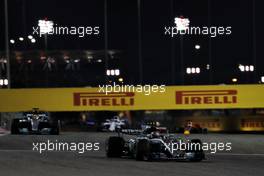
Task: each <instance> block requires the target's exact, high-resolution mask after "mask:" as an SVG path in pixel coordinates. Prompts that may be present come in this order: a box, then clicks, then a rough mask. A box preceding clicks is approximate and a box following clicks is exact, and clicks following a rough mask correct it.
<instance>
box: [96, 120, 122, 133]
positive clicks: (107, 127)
mask: <svg viewBox="0 0 264 176" xmlns="http://www.w3.org/2000/svg"><path fill="white" fill-rule="evenodd" d="M125 126H126V122H125V120H121V119H120V118H119V117H118V116H115V117H113V118H112V119H106V121H105V122H103V123H102V124H101V126H100V127H99V128H98V131H112V132H113V131H118V130H121V129H123V128H125Z"/></svg>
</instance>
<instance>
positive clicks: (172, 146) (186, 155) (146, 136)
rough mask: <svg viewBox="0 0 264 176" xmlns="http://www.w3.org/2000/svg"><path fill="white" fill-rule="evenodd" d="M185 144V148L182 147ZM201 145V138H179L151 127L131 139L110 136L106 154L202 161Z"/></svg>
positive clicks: (154, 159)
mask: <svg viewBox="0 0 264 176" xmlns="http://www.w3.org/2000/svg"><path fill="white" fill-rule="evenodd" d="M183 144H184V146H185V148H183V147H180V145H183ZM201 145H202V142H201V140H200V139H192V140H188V139H183V138H177V137H175V136H174V135H170V134H161V133H160V132H159V130H157V128H155V127H151V128H148V129H146V130H144V131H143V132H141V134H139V135H137V136H136V137H134V138H131V139H129V140H125V138H124V137H123V136H121V135H120V134H119V135H118V136H111V137H109V138H108V139H107V141H106V155H107V157H109V158H112V157H120V158H121V157H126V158H134V159H136V160H138V161H156V160H176V161H202V160H204V159H205V154H204V151H203V150H202V148H201ZM187 146H188V147H187Z"/></svg>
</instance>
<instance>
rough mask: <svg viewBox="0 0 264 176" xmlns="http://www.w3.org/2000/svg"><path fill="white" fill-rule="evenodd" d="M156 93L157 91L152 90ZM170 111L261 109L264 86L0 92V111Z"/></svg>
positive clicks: (55, 89)
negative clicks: (145, 90) (146, 90)
mask: <svg viewBox="0 0 264 176" xmlns="http://www.w3.org/2000/svg"><path fill="white" fill-rule="evenodd" d="M155 90H157V89H155ZM32 108H39V109H40V110H43V111H100V110H113V111H114V110H169V109H171V110H173V109H175V110H176V109H179V110H180V109H223V108H224V109H228V108H264V85H221V86H167V87H162V91H154V89H153V90H152V91H150V92H148V93H147V94H146V92H144V91H143V90H142V92H140V91H120V92H107V93H106V92H103V91H100V89H99V88H54V89H10V90H8V89H0V111H1V112H19V111H29V110H31V109H32Z"/></svg>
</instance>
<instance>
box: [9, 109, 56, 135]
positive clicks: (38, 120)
mask: <svg viewBox="0 0 264 176" xmlns="http://www.w3.org/2000/svg"><path fill="white" fill-rule="evenodd" d="M11 134H52V135H58V134H59V125H58V122H57V121H56V122H55V121H52V120H51V119H50V117H49V116H48V114H47V113H44V112H38V111H34V112H30V113H24V116H23V118H16V119H13V121H12V124H11Z"/></svg>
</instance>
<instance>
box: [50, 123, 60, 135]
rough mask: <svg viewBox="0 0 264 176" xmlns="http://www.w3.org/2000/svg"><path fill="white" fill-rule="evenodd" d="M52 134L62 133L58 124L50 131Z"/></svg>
mask: <svg viewBox="0 0 264 176" xmlns="http://www.w3.org/2000/svg"><path fill="white" fill-rule="evenodd" d="M50 134H51V135H59V134H60V128H59V126H58V125H56V126H53V127H52V128H51V131H50Z"/></svg>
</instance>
